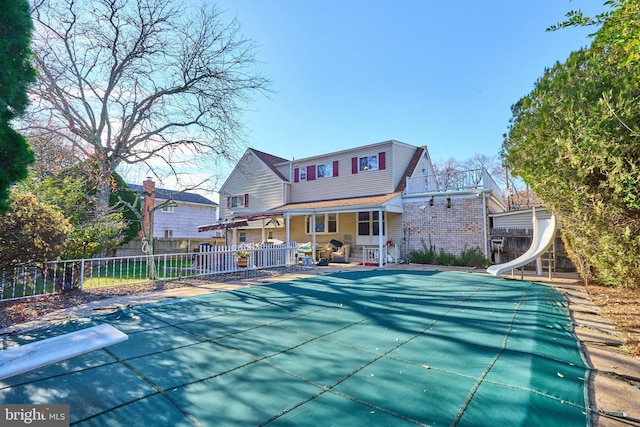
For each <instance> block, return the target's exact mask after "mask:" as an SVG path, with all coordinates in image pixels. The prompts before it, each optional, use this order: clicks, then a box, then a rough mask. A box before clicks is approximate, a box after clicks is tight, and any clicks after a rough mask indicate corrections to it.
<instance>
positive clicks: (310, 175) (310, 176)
mask: <svg viewBox="0 0 640 427" xmlns="http://www.w3.org/2000/svg"><path fill="white" fill-rule="evenodd" d="M314 179H316V165H311V166H307V181H313V180H314Z"/></svg>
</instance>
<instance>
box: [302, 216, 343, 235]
mask: <svg viewBox="0 0 640 427" xmlns="http://www.w3.org/2000/svg"><path fill="white" fill-rule="evenodd" d="M305 224H306V227H305V229H306V232H307V234H312V229H311V215H307V216H306V217H305ZM315 231H316V234H335V233H337V232H338V214H335V213H330V214H318V215H316V230H315Z"/></svg>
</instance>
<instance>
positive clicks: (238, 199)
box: [200, 140, 505, 257]
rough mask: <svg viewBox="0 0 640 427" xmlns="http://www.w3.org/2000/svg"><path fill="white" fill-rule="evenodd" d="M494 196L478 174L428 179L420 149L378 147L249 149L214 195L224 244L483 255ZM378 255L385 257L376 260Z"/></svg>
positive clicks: (429, 169) (430, 171) (497, 207)
mask: <svg viewBox="0 0 640 427" xmlns="http://www.w3.org/2000/svg"><path fill="white" fill-rule="evenodd" d="M504 210H505V205H504V203H503V202H502V200H501V198H500V189H499V188H498V187H497V185H496V184H495V182H494V181H493V179H492V178H491V177H490V176H489V174H488V173H487V172H486V171H485V170H472V171H462V172H454V173H448V174H438V175H436V174H435V173H434V168H433V165H432V163H431V159H430V157H429V153H428V151H427V147H425V146H421V147H416V146H413V145H409V144H406V143H403V142H399V141H394V140H391V141H384V142H380V143H375V144H370V145H366V146H361V147H354V148H349V149H345V150H341V151H337V152H331V153H327V154H322V155H317V156H313V157H308V158H303V159H295V160H287V159H285V158H282V157H278V156H274V155H271V154H267V153H264V152H261V151H258V150H255V149H251V148H250V149H248V150H247V151H246V152H245V154H244V155H243V157H242V158H241V159H240V161H239V162H238V164H237V165H236V167H235V169H234V170H233V171H232V173H231V174H230V176H229V177H228V178H227V180H226V181H225V183H224V184H223V185H222V187H221V189H220V218H221V219H223V220H224V221H225V225H222V226H221V225H216V224H215V223H213V222H212V223H210V224H211V225H210V226H208V227H200V230H202V231H206V230H212V229H218V230H219V229H221V228H223V229H224V230H226V231H227V232H228V233H229V243H259V242H265V241H268V240H283V241H295V242H298V243H301V242H309V241H311V242H316V243H317V244H319V245H322V244H325V243H327V242H330V241H331V240H333V239H335V240H338V241H341V242H343V243H347V244H349V245H350V246H351V247H352V249H353V250H352V252H351V255H352V257H357V254H358V250H359V248H363V247H365V246H374V247H378V248H380V249H382V246H384V245H396V244H397V245H398V246H399V247H400V248H401V251H402V252H403V253H404V254H406V253H408V252H409V251H411V250H415V249H422V248H423V244H427V245H433V246H435V248H436V249H442V250H445V251H447V252H452V253H456V254H459V253H460V252H461V251H464V250H465V249H471V248H474V247H478V248H480V249H481V250H482V251H483V252H484V253H485V254H486V255H487V256H488V254H489V252H488V251H489V214H490V213H496V212H502V211H504ZM380 253H382V252H380Z"/></svg>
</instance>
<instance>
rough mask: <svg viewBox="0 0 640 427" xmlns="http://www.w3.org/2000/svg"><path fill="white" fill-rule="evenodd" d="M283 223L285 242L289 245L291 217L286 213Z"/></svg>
mask: <svg viewBox="0 0 640 427" xmlns="http://www.w3.org/2000/svg"><path fill="white" fill-rule="evenodd" d="M284 223H285V228H284V230H285V231H284V232H285V236H286V237H285V240H286V241H287V244H289V243H291V228H290V227H291V217H290V216H289V213H288V212H287V213H286V214H284Z"/></svg>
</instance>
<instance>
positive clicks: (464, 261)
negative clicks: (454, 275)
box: [409, 241, 489, 267]
mask: <svg viewBox="0 0 640 427" xmlns="http://www.w3.org/2000/svg"><path fill="white" fill-rule="evenodd" d="M422 247H423V249H422V250H412V251H411V252H409V262H412V263H415V264H437V265H455V266H464V267H486V266H487V265H489V260H488V259H487V258H485V257H484V255H482V251H481V250H480V248H477V247H476V248H472V249H465V250H464V251H462V252H461V253H460V255H455V254H452V253H450V252H445V251H443V250H442V249H440V252H438V253H436V249H435V246H433V245H429V246H427V244H426V243H425V242H424V241H423V242H422Z"/></svg>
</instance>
